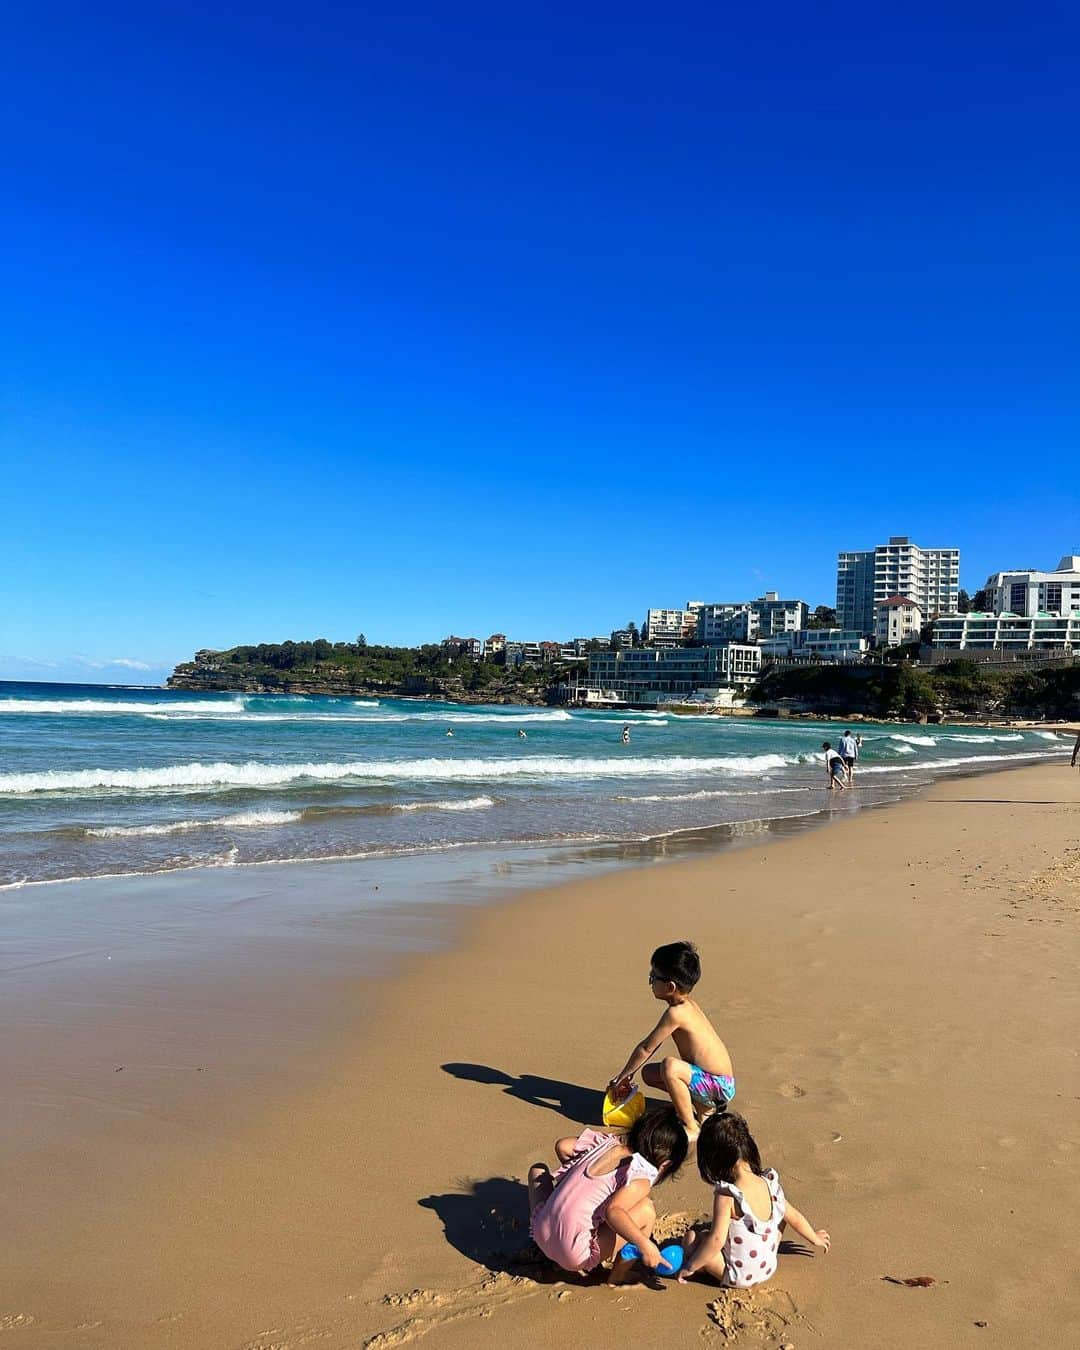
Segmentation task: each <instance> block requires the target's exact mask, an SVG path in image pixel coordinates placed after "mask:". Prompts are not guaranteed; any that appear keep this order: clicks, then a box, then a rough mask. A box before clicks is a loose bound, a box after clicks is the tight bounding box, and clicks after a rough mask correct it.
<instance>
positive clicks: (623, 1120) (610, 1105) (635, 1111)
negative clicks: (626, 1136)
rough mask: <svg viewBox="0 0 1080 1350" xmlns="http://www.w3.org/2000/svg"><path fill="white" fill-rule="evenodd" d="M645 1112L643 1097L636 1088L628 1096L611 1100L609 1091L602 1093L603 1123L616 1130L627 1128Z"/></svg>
mask: <svg viewBox="0 0 1080 1350" xmlns="http://www.w3.org/2000/svg"><path fill="white" fill-rule="evenodd" d="M644 1114H645V1098H644V1096H643V1095H642V1093H641V1091H640V1090H639V1089H638V1088H635V1089H634V1090H633V1092H631V1094H630V1095H629V1097H623V1098H622V1100H621V1101H613V1100H612V1098H611V1093H610V1092H606V1093H605V1094H604V1124H605V1125H609V1126H611V1127H612V1128H613V1129H616V1130H628V1129H629V1128H630V1126H631V1125H633V1123H634V1121H635V1120H637V1119H638V1118H639V1117H640V1116H643V1115H644Z"/></svg>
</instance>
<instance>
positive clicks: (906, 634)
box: [874, 595, 923, 647]
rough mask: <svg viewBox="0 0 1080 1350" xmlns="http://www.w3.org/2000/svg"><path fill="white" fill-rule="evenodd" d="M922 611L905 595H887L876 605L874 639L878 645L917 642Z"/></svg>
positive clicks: (886, 645) (889, 645)
mask: <svg viewBox="0 0 1080 1350" xmlns="http://www.w3.org/2000/svg"><path fill="white" fill-rule="evenodd" d="M922 623H923V612H922V610H921V609H920V608H919V606H918V605H917V604H916V603H915V601H914V600H912V599H911V598H910V596H907V595H889V596H886V598H885V599H884V600H882V602H881V603H880V604H879V605H878V606H877V609H876V612H875V618H874V639H875V641H876V642H877V645H878V646H879V647H899V646H901V645H902V644H903V643H905V642H918V640H919V633H920V631H921V629H922Z"/></svg>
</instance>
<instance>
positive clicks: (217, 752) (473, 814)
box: [0, 683, 1071, 886]
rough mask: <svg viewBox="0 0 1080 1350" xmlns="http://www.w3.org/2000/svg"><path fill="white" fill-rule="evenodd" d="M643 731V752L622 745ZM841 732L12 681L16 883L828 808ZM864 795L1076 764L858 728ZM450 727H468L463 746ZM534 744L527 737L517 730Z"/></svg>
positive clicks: (2, 788) (6, 792) (8, 834)
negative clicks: (824, 760)
mask: <svg viewBox="0 0 1080 1350" xmlns="http://www.w3.org/2000/svg"><path fill="white" fill-rule="evenodd" d="M624 725H629V727H630V736H631V739H630V744H629V745H624V744H623V743H622V739H621V732H622V727H623V726H624ZM843 729H844V728H843V727H842V726H840V725H838V724H835V723H827V722H802V721H798V722H791V721H769V720H763V719H754V720H745V719H727V718H678V717H674V716H671V715H665V714H662V713H641V712H636V713H627V714H622V713H605V712H593V711H573V712H569V711H566V710H563V709H545V708H505V707H470V706H464V705H460V704H456V705H447V704H439V703H430V702H420V701H404V700H385V699H384V700H379V701H376V700H364V699H350V698H318V697H307V698H293V697H283V696H275V695H257V696H252V695H238V694H187V693H174V692H172V691H167V690H161V689H149V690H148V689H130V688H116V687H114V686H100V687H98V686H88V685H44V684H14V683H6V684H5V683H0V885H9V886H10V885H18V884H21V883H25V882H28V881H43V880H59V879H63V878H68V877H85V876H100V875H115V874H127V873H140V872H156V871H167V870H170V869H176V868H185V867H193V866H205V865H217V866H237V865H243V864H250V863H260V862H273V861H285V860H294V859H295V860H302V859H320V858H343V857H360V858H363V857H376V856H384V855H393V854H396V853H414V852H416V851H419V850H440V849H451V848H460V847H465V846H470V845H514V846H517V845H521V844H558V843H570V842H575V843H580V842H596V843H602V842H605V841H642V840H650V839H657V838H662V837H664V836H669V835H672V834H675V833H677V832H680V831H693V830H699V829H702V828H706V827H710V826H715V825H719V824H737V823H739V822H747V821H757V820H776V819H781V818H785V817H795V816H806V815H810V814H812V813H814V812H817V811H820V810H821V809H822V807H823V805H824V804H825V801H826V794H825V792H824V790H823V788H824V772H823V769H822V767H821V763H820V759H821V757H820V745H821V742H822V740H823V739H830V740H832V741H833V743H834V744H835V742H836V740H837V739H838V737H839V735H840V732H841V731H842V730H843ZM856 730H858V731H859V732H860V733H861V734H862V736H863V754H862V761H861V764H860V769H859V774H858V779H857V782H858V788H857V792H856V793H855V794H853V796H854V797H855V798H857V799H858V800H860V801H863V802H869V801H874V800H882V799H883V798H889V797H895V796H897V795H903V794H904V793H905V792H906V791H908V790H910V789H912V788H914V787H915V786H917V785H919V784H922V783H925V782H926V781H928V780H929V779H931V778H932V777H934V776H935V775H936V774H941V773H949V772H963V771H965V770H967V769H978V768H979V767H1001V766H1004V765H1006V764H1008V763H1009V762H1012V761H1014V762H1017V763H1024V762H1036V761H1038V760H1040V759H1049V758H1053V757H1055V756H1059V755H1061V754H1062V753H1064V752H1065V751H1067V750H1068V749H1069V747H1070V745H1071V741H1070V740H1069V738H1066V737H1063V736H1059V735H1057V734H1056V733H1054V732H1050V731H1009V730H993V731H991V730H983V729H980V728H974V727H970V728H965V727H917V726H916V727H911V726H898V725H895V724H889V725H875V724H867V723H863V724H861V725H860V726H859V727H857V728H856ZM447 731H453V733H454V734H453V736H448V735H447V734H446V733H447ZM519 732H524V733H525V735H524V736H521V735H519Z"/></svg>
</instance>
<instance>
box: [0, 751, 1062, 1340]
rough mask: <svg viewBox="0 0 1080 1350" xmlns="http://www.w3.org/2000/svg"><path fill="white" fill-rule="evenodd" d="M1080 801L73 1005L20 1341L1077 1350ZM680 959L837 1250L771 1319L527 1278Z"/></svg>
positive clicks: (989, 814)
mask: <svg viewBox="0 0 1080 1350" xmlns="http://www.w3.org/2000/svg"><path fill="white" fill-rule="evenodd" d="M1078 807H1080V774H1077V773H1076V772H1075V771H1072V772H1070V770H1069V769H1068V766H1067V761H1066V760H1064V759H1063V760H1062V762H1061V763H1060V764H1055V765H1053V766H1040V767H1038V768H1026V769H1018V770H1009V771H1006V772H1000V773H993V774H985V775H982V776H979V777H967V778H963V779H955V780H951V781H942V782H939V783H937V784H936V785H935V786H933V787H932V788H931V789H930V790H929V791H928V792H927V793H926V794H925V795H924V796H923V797H922V798H921V799H919V800H916V801H909V802H905V803H901V804H896V805H891V806H886V807H882V808H879V809H876V810H872V811H863V812H859V813H856V814H854V815H848V814H847V813H844V818H843V819H840V820H838V821H837V822H836V823H834V824H831V825H829V826H828V827H826V828H823V829H816V830H810V831H805V832H802V833H797V834H794V835H792V836H791V837H790V838H772V839H769V840H768V842H767V843H766V844H765V845H764V846H757V847H746V848H740V849H733V850H728V851H722V852H718V853H715V854H711V855H708V856H702V857H697V858H691V859H690V860H687V861H680V862H665V863H659V864H657V865H652V866H642V867H638V868H635V869H633V870H626V871H619V872H613V873H610V874H608V875H604V876H599V877H596V876H592V877H589V878H587V879H584V880H581V881H578V882H574V883H571V884H566V885H561V886H559V887H556V888H554V889H549V890H541V891H529V892H525V893H519V894H517V895H515V896H512V897H510V898H508V899H507V900H506V901H505V902H503V903H499V904H495V905H491V906H488V907H484V908H479V909H477V908H469V907H468V906H466V905H461V906H458V907H457V908H456V909H455V910H454V912H453V914H452V916H449V918H448V917H447V916H446V915H444V916H443V919H441V920H440V922H444V921H446V922H449V919H450V918H452V921H453V926H454V940H453V945H452V946H451V947H450V948H449V949H444V950H437V951H417V952H414V953H413V954H404V955H398V956H397V957H395V958H394V959H393V961H392V962H390V964H389V974H384V975H381V976H379V975H372V974H370V973H369V971H368V970H365V969H362V968H361V965H362V963H361V962H360V960H359V959H358V953H359V947H358V945H357V944H358V939H357V937H356V935H355V934H354V935H350V934H349V933H348V932H347V931H346V928H345V926H344V925H341V926H339V927H337V928H336V929H335V930H334V932H333V934H332V935H331V938H330V939H328V941H327V942H326V943H324V944H323V945H322V947H321V948H320V951H321V953H322V955H321V956H320V957H319V959H317V960H316V959H309V957H310V952H309V951H308V948H306V947H303V946H302V945H300V946H298V947H297V950H296V952H295V953H294V959H293V961H292V962H291V963H290V962H289V961H288V960H286V959H284V957H283V955H282V949H278V950H277V952H276V954H275V959H274V960H269V959H266V960H264V959H260V956H259V953H258V952H257V951H254V950H252V951H249V959H248V960H247V961H233V960H231V959H230V960H228V961H225V960H221V961H219V962H218V963H217V964H216V965H207V964H204V965H203V967H202V969H203V971H204V976H203V981H202V983H201V984H200V983H198V982H193V981H192V979H191V978H189V975H188V974H187V973H185V970H184V969H183V968H178V969H177V970H175V971H173V973H172V976H171V977H169V978H164V977H163V976H162V973H161V971H160V969H158V968H156V967H153V965H152V963H151V964H148V965H144V966H143V967H142V968H141V971H142V973H141V976H140V977H139V978H132V979H131V980H130V982H129V983H128V984H127V986H126V989H125V990H124V991H114V993H113V995H112V997H111V998H110V999H109V1000H108V1002H107V1005H106V1004H105V1003H103V1002H101V1001H98V1002H96V1003H95V1002H94V1000H92V999H90V998H89V997H88V995H87V991H86V989H82V990H81V991H80V987H79V983H78V981H77V980H75V979H70V980H69V981H68V983H66V984H64V983H63V982H62V981H60V977H59V976H58V977H57V979H58V981H60V982H59V983H58V984H57V986H56V996H55V998H54V999H53V1000H52V1001H51V1002H50V1004H49V1007H50V1009H51V1013H50V1015H49V1016H48V1017H47V1018H44V1017H42V1016H40V1015H39V1014H35V1016H34V1018H33V1019H32V1020H31V1021H29V1022H28V1021H25V1020H24V1021H23V1022H20V1021H19V1019H18V1015H17V1014H18V1009H17V1006H16V1005H14V1004H13V1003H11V1002H9V1004H8V1005H7V1018H8V1032H7V1035H6V1036H5V1037H4V1038H3V1041H2V1042H0V1044H2V1047H3V1056H4V1059H3V1065H2V1072H3V1077H4V1081H5V1083H7V1084H8V1085H9V1106H10V1107H11V1108H12V1109H11V1110H10V1111H9V1112H6V1113H5V1120H6V1124H5V1134H6V1137H7V1138H8V1141H9V1143H10V1145H11V1147H9V1148H7V1149H5V1155H6V1160H5V1168H4V1175H3V1195H4V1204H5V1212H6V1214H7V1216H8V1219H7V1222H6V1224H5V1228H6V1234H5V1240H4V1243H3V1246H4V1251H3V1270H4V1280H3V1292H2V1294H0V1346H3V1347H4V1350H6V1348H7V1347H8V1346H12V1347H20V1348H22V1347H25V1350H40V1348H41V1347H46V1346H49V1347H52V1346H64V1347H72V1350H104V1348H105V1347H108V1350H127V1348H128V1347H131V1350H136V1348H138V1350H189V1348H191V1350H193V1348H194V1347H235V1348H236V1350H293V1348H294V1347H300V1346H308V1345H311V1346H316V1345H317V1346H320V1347H327V1350H333V1348H335V1347H346V1346H348V1347H357V1346H365V1345H366V1346H371V1347H372V1350H389V1347H393V1346H399V1345H407V1344H412V1343H414V1342H417V1341H425V1342H426V1343H427V1344H430V1345H438V1346H441V1347H446V1348H447V1350H456V1348H458V1347H462V1348H463V1347H482V1346H489V1345H490V1346H495V1345H502V1344H505V1343H506V1342H507V1341H508V1340H509V1339H513V1340H514V1341H515V1342H516V1343H518V1344H522V1345H525V1346H534V1345H535V1346H540V1345H544V1346H551V1345H558V1346H562V1345H566V1346H571V1345H574V1346H576V1345H585V1344H596V1345H612V1344H621V1343H630V1342H631V1341H633V1342H635V1343H636V1342H641V1343H645V1342H647V1341H660V1340H666V1341H668V1342H669V1343H672V1344H677V1345H686V1344H696V1343H698V1342H699V1341H700V1342H702V1343H705V1344H717V1345H722V1344H728V1343H739V1344H745V1345H747V1346H754V1345H775V1346H794V1347H796V1348H797V1350H804V1347H809V1346H814V1345H819V1346H822V1347H833V1346H852V1347H855V1346H874V1347H878V1346H880V1347H915V1346H920V1347H922V1346H952V1345H958V1346H961V1345H969V1344H970V1345H973V1346H1000V1347H1022V1346H1032V1347H1034V1346H1045V1345H1065V1344H1070V1343H1074V1342H1076V1341H1077V1339H1080V1281H1078V1277H1077V1273H1076V1272H1077V1262H1076V1258H1075V1253H1074V1252H1073V1250H1072V1245H1071V1244H1070V1243H1069V1241H1068V1240H1067V1239H1066V1240H1065V1241H1062V1240H1061V1238H1060V1236H1059V1232H1060V1229H1061V1227H1062V1221H1063V1220H1064V1221H1066V1222H1067V1220H1068V1217H1069V1215H1070V1213H1071V1209H1070V1205H1071V1201H1072V1200H1073V1199H1074V1198H1075V1196H1076V1195H1077V1194H1078V1193H1080V1151H1078V1147H1077V1128H1076V1122H1077V1112H1078V1102H1080V1052H1078V1050H1077V1048H1076V1045H1075V1032H1076V1027H1077V1026H1078V1025H1080V986H1078V982H1077V979H1076V968H1077V960H1078V957H1080V932H1078V919H1080V838H1078V834H1077V821H1078V819H1080V815H1078ZM310 873H311V875H312V877H313V878H315V880H314V881H313V883H312V884H313V885H318V886H320V887H325V886H332V885H336V884H342V882H341V879H342V878H344V877H345V876H347V875H348V874H347V873H346V872H345V871H337V872H336V873H335V870H334V869H332V868H318V867H314V868H311V869H310ZM208 875H209V874H208ZM207 884H212V882H210V881H208V882H207ZM681 937H689V938H692V939H693V940H694V941H696V942H697V943H698V945H699V948H700V951H701V956H702V962H703V968H704V974H703V978H702V982H701V985H700V987H699V990H698V991H697V992H698V996H699V999H700V1002H701V1003H702V1005H703V1006H704V1007H705V1009H706V1010H707V1011H708V1012H709V1014H710V1015H711V1016H712V1017H713V1019H714V1021H715V1023H716V1025H717V1027H718V1029H719V1030H720V1032H721V1034H722V1035H723V1036H724V1038H725V1040H726V1041H727V1043H728V1045H729V1047H730V1049H731V1051H732V1055H733V1057H734V1060H735V1066H736V1073H737V1076H738V1082H739V1092H738V1100H737V1103H736V1104H737V1107H738V1109H740V1110H741V1111H742V1112H743V1113H744V1114H745V1115H746V1116H747V1118H748V1120H749V1121H750V1124H751V1127H752V1128H753V1130H754V1133H755V1135H756V1137H757V1139H758V1142H759V1143H760V1145H761V1147H762V1152H763V1155H764V1157H765V1160H766V1161H767V1162H768V1163H771V1164H773V1165H775V1166H776V1167H777V1168H778V1170H779V1171H780V1174H781V1176H782V1178H783V1180H784V1183H785V1186H786V1188H787V1190H788V1192H789V1194H790V1196H791V1198H792V1199H793V1201H794V1202H795V1203H796V1204H798V1206H799V1207H800V1208H801V1209H803V1210H804V1212H805V1213H806V1214H807V1215H808V1216H809V1217H810V1218H811V1219H812V1220H813V1222H814V1223H816V1224H818V1225H822V1226H825V1227H827V1228H829V1230H830V1232H831V1233H832V1237H833V1244H834V1245H833V1250H832V1252H831V1253H830V1254H829V1255H828V1256H827V1257H822V1256H820V1255H816V1256H813V1257H810V1256H803V1255H799V1254H796V1253H791V1254H786V1255H784V1256H782V1257H781V1261H780V1268H779V1271H778V1273H777V1275H776V1277H775V1279H774V1280H773V1281H772V1283H771V1284H769V1285H768V1286H765V1287H764V1288H763V1289H762V1290H760V1291H758V1292H754V1293H752V1294H737V1295H733V1294H729V1293H723V1292H721V1291H720V1290H718V1289H717V1288H715V1287H710V1286H708V1285H706V1284H704V1283H695V1284H693V1285H690V1286H686V1287H677V1286H674V1285H665V1286H664V1287H663V1288H662V1289H661V1290H658V1291H653V1290H651V1289H645V1288H642V1289H630V1290H608V1289H606V1288H603V1287H590V1286H589V1285H586V1284H585V1283H584V1282H582V1281H580V1280H578V1279H575V1278H573V1277H566V1278H562V1277H560V1276H559V1275H558V1274H557V1272H555V1271H553V1270H551V1269H547V1268H544V1267H542V1266H540V1265H538V1264H537V1263H536V1262H535V1261H534V1259H533V1258H532V1256H531V1254H530V1252H529V1249H528V1241H527V1219H526V1209H525V1188H524V1177H525V1173H526V1169H527V1168H528V1166H529V1164H530V1163H531V1162H532V1161H533V1160H534V1159H537V1158H546V1159H549V1160H550V1159H551V1157H552V1154H551V1145H552V1141H553V1140H554V1139H555V1138H556V1137H557V1136H558V1135H561V1134H565V1133H567V1132H568V1131H570V1130H572V1129H573V1127H574V1126H575V1125H578V1124H579V1123H595V1122H596V1121H597V1120H598V1118H599V1112H600V1087H601V1085H602V1084H603V1083H604V1082H605V1081H606V1080H607V1078H608V1077H609V1076H610V1075H611V1073H613V1072H614V1070H615V1069H616V1068H618V1066H619V1064H620V1063H621V1061H622V1059H623V1058H624V1056H625V1054H626V1052H627V1051H628V1050H629V1048H630V1046H631V1045H632V1044H633V1043H634V1042H635V1041H636V1040H637V1039H639V1038H640V1037H641V1036H642V1035H643V1034H644V1032H645V1031H646V1030H647V1029H648V1027H649V1026H650V1025H651V1024H652V1020H653V1019H654V1017H655V1010H656V1005H655V1003H654V1002H653V1001H652V999H651V998H650V996H649V991H648V987H647V985H646V978H645V977H646V974H647V972H648V960H649V953H650V952H651V950H652V948H653V947H654V946H655V945H657V944H658V943H660V942H665V941H670V940H672V939H674V938H681ZM308 947H310V944H308ZM328 953H329V955H328ZM354 957H357V959H356V962H355V970H356V972H357V973H350V966H351V963H352V961H353V958H354ZM368 964H369V965H370V963H368ZM382 968H383V969H384V970H385V969H386V968H387V967H386V966H385V964H384V965H383V967H382ZM170 1009H173V1010H175V1015H171V1013H170ZM170 1029H171V1030H170ZM28 1046H30V1047H32V1056H33V1062H34V1064H35V1065H36V1066H37V1071H36V1076H35V1075H34V1074H32V1073H31V1072H30V1069H29V1068H28V1060H27V1056H28ZM253 1046H257V1047H259V1049H258V1053H257V1054H255V1053H253V1051H252V1047H253ZM13 1065H14V1066H15V1067H13ZM16 1070H17V1071H16ZM121 1070H122V1071H121ZM13 1084H14V1090H13V1092H12V1091H10V1089H12V1085H13ZM69 1089H70V1090H69ZM655 1199H656V1204H657V1209H658V1211H659V1212H660V1214H661V1216H663V1217H662V1224H663V1230H662V1231H664V1232H671V1233H676V1232H679V1231H682V1230H683V1229H685V1227H686V1225H687V1224H688V1223H689V1222H691V1221H692V1220H694V1219H697V1218H699V1217H701V1216H702V1215H704V1213H705V1212H706V1211H707V1209H708V1206H709V1202H710V1197H709V1193H708V1191H707V1190H706V1188H705V1187H704V1186H703V1184H702V1183H701V1182H700V1180H699V1179H698V1177H697V1172H696V1168H695V1167H694V1165H693V1162H692V1160H691V1161H690V1162H689V1163H688V1165H687V1166H686V1167H685V1168H684V1169H683V1172H682V1173H681V1175H680V1176H679V1177H678V1179H677V1180H675V1181H674V1182H672V1183H670V1184H667V1185H664V1186H662V1187H660V1188H658V1189H657V1191H656V1192H655ZM923 1275H926V1276H931V1277H933V1280H934V1283H933V1284H932V1285H931V1286H930V1287H914V1288H912V1287H906V1286H904V1285H903V1284H898V1283H893V1282H891V1281H892V1280H901V1281H902V1280H903V1279H905V1278H908V1277H913V1276H923Z"/></svg>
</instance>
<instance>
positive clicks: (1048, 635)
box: [930, 607, 1080, 656]
mask: <svg viewBox="0 0 1080 1350" xmlns="http://www.w3.org/2000/svg"><path fill="white" fill-rule="evenodd" d="M930 645H931V648H932V650H933V651H934V652H938V651H956V652H968V653H970V654H971V655H972V656H977V655H978V654H979V653H982V652H987V653H993V652H1000V653H1002V654H1003V655H1008V654H1009V653H1010V652H1031V651H1040V652H1060V653H1061V654H1062V655H1066V654H1068V653H1071V652H1074V651H1080V607H1078V608H1077V609H1076V610H1074V611H1073V612H1072V613H1071V614H1008V613H1006V614H990V613H985V612H983V611H980V610H972V611H971V612H970V613H969V614H954V615H949V616H948V617H946V618H943V619H937V620H935V622H934V626H933V636H932V638H931V643H930Z"/></svg>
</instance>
